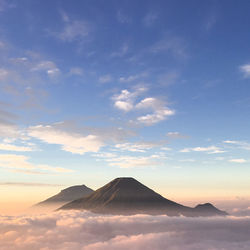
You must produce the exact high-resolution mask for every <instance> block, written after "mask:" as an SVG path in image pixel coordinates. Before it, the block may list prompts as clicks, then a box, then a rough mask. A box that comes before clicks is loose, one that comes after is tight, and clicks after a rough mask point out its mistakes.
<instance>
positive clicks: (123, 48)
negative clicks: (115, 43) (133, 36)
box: [110, 43, 129, 58]
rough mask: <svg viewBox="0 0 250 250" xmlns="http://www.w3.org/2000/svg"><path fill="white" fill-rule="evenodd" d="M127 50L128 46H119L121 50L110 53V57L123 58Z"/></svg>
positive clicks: (125, 44)
mask: <svg viewBox="0 0 250 250" xmlns="http://www.w3.org/2000/svg"><path fill="white" fill-rule="evenodd" d="M128 50H129V46H128V44H127V43H124V44H123V45H122V46H121V48H119V49H118V50H117V51H114V52H112V53H111V54H110V57H113V58H115V57H123V56H125V55H126V54H127V52H128Z"/></svg>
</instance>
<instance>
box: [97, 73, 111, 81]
mask: <svg viewBox="0 0 250 250" xmlns="http://www.w3.org/2000/svg"><path fill="white" fill-rule="evenodd" d="M112 80H113V77H112V76H111V75H110V74H106V75H102V76H100V77H99V79H98V81H99V83H108V82H111V81H112Z"/></svg>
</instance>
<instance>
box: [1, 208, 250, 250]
mask: <svg viewBox="0 0 250 250" xmlns="http://www.w3.org/2000/svg"><path fill="white" fill-rule="evenodd" d="M249 223H250V218H249V217H245V218H244V217H228V218H182V217H181V218H176V217H172V218H171V217H167V216H148V215H135V216H102V215H96V214H91V213H87V212H57V213H52V214H44V215H37V216H35V215H33V216H0V232H1V234H0V241H1V247H2V249H8V250H17V249H18V250H31V249H43V250H45V249H46V250H50V249H53V250H59V249H60V250H98V249H101V250H106V249H107V250H117V249H121V250H123V249H124V250H127V249H137V250H140V249H143V250H151V249H157V250H161V249H162V250H166V249H169V250H175V249H185V250H200V249H214V250H219V249H220V250H222V249H227V250H235V249H243V250H244V249H245V250H247V249H249V244H250V240H249Z"/></svg>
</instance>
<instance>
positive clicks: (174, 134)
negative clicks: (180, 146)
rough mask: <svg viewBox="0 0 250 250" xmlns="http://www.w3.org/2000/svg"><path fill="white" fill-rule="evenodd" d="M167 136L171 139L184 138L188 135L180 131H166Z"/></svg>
mask: <svg viewBox="0 0 250 250" xmlns="http://www.w3.org/2000/svg"><path fill="white" fill-rule="evenodd" d="M167 137H169V138H171V139H186V138H188V136H186V135H182V134H181V133H180V132H176V131H175V132H168V133H167Z"/></svg>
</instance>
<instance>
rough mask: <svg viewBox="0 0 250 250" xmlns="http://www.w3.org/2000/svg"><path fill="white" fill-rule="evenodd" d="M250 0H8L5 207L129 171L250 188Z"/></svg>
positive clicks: (0, 72) (0, 149)
mask: <svg viewBox="0 0 250 250" xmlns="http://www.w3.org/2000/svg"><path fill="white" fill-rule="evenodd" d="M249 9H250V2H249V1H240V3H239V2H238V1H233V0H226V1H223V0H221V1H216V0H209V1H206V2H204V1H203V2H201V1H198V0H190V1H180V0H175V1H173V0H172V1H167V0H157V1H147V0H143V1H142V0H135V1H125V0H121V1H115V0H113V1H112V0H105V1H104V0H98V1H97V0H91V1H90V0H85V1H80V0H75V1H66V0H60V1H59V0H54V1H48V0H35V1H34V0H22V1H14V0H13V1H12V0H9V1H7V0H0V197H1V200H0V206H1V211H4V210H8V211H10V210H11V209H16V208H17V207H16V205H15V204H19V207H20V206H23V207H25V206H27V205H30V204H32V203H34V202H38V201H41V200H42V199H45V198H47V197H48V196H50V195H53V194H55V193H57V192H58V191H60V190H61V189H63V188H66V187H68V186H72V185H77V184H85V185H87V186H89V187H90V188H93V189H97V188H99V187H101V186H102V185H104V184H106V183H107V182H109V181H111V180H112V179H114V178H116V177H122V176H131V177H134V178H136V179H138V180H139V181H140V182H142V183H144V184H145V185H147V186H149V187H150V188H152V189H154V190H155V191H157V192H159V193H160V194H162V195H163V196H165V197H167V198H169V199H173V200H175V201H178V202H184V203H185V202H192V201H196V200H204V201H213V200H218V199H225V200H236V201H239V200H241V201H242V200H246V199H250V197H249V192H248V191H249V188H250V166H249V165H250V157H249V151H250V138H249V127H250V115H249V114H250V108H249V107H250V96H249V90H250V47H249V42H250V33H249V22H250V16H249ZM21 204H22V205H21Z"/></svg>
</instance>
